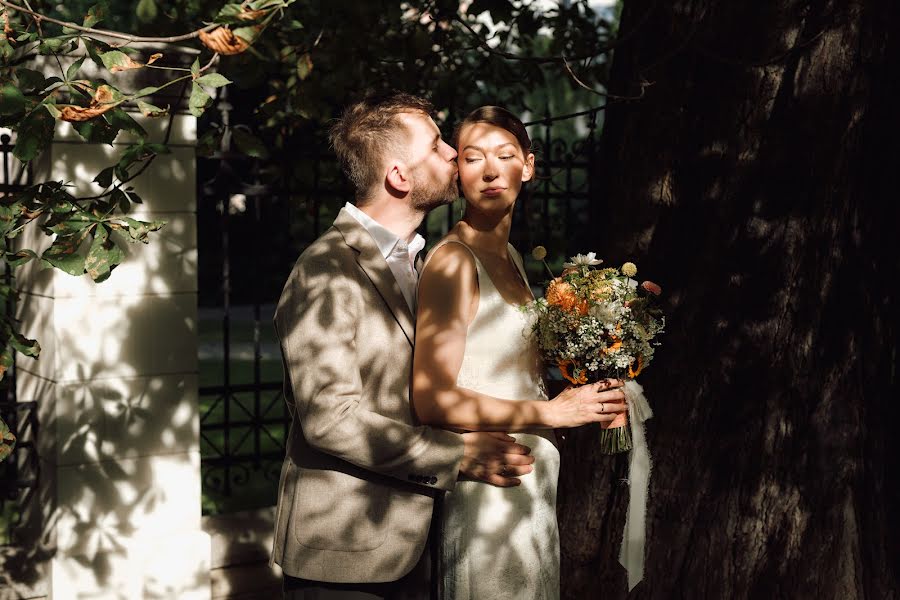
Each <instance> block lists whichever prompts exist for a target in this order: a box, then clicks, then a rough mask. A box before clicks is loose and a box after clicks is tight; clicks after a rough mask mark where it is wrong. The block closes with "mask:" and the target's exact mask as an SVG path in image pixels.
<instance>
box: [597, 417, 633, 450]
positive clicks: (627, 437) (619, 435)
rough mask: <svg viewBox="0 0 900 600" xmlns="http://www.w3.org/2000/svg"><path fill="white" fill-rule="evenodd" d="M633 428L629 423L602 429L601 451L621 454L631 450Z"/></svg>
mask: <svg viewBox="0 0 900 600" xmlns="http://www.w3.org/2000/svg"><path fill="white" fill-rule="evenodd" d="M631 447H632V443H631V428H630V427H628V424H627V423H626V424H625V425H620V426H618V427H609V428H608V429H601V430H600V453H601V454H619V453H621V452H628V451H629V450H631Z"/></svg>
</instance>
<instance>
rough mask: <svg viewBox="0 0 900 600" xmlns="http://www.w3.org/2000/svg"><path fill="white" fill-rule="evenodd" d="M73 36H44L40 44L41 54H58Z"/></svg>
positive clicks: (39, 50)
mask: <svg viewBox="0 0 900 600" xmlns="http://www.w3.org/2000/svg"><path fill="white" fill-rule="evenodd" d="M70 39H71V38H70V37H68V36H62V37H53V38H44V39H42V40H41V43H40V44H39V45H38V52H39V53H40V54H57V53H58V52H59V51H60V50H61V49H62V47H63V46H64V45H65V44H66V43H68V41H69V40H70Z"/></svg>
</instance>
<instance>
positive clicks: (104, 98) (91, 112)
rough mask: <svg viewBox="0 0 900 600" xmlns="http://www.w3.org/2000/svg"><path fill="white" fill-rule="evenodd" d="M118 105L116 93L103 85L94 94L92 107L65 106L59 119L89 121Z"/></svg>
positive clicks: (61, 109)
mask: <svg viewBox="0 0 900 600" xmlns="http://www.w3.org/2000/svg"><path fill="white" fill-rule="evenodd" d="M118 104H119V102H118V101H117V99H116V93H115V91H114V90H113V89H112V88H111V87H109V86H108V85H101V86H100V87H98V88H97V91H96V92H95V93H94V99H93V100H91V104H90V106H87V107H84V106H63V107H62V108H60V109H59V112H60V117H59V118H60V119H62V120H63V121H75V122H80V121H89V120H91V119H93V118H94V117H99V116H100V115H102V114H103V113H105V112H107V111H109V110H111V109H113V108H115V107H116V106H117V105H118Z"/></svg>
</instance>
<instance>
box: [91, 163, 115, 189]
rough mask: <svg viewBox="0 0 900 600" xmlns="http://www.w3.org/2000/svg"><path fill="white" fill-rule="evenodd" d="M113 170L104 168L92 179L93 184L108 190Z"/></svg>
mask: <svg viewBox="0 0 900 600" xmlns="http://www.w3.org/2000/svg"><path fill="white" fill-rule="evenodd" d="M113 169H115V167H106V168H105V169H103V170H102V171H100V172H99V173H98V174H97V176H96V177H94V183H96V184H98V185H99V186H100V187H102V188H108V187H109V186H111V185H112V178H113Z"/></svg>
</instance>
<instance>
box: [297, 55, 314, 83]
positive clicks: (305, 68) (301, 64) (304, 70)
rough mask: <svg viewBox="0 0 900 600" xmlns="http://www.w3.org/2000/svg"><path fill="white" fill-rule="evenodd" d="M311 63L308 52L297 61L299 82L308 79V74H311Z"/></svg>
mask: <svg viewBox="0 0 900 600" xmlns="http://www.w3.org/2000/svg"><path fill="white" fill-rule="evenodd" d="M312 69H313V62H312V58H310V56H309V52H306V53H304V54H303V55H302V56H300V58H299V59H297V77H299V78H300V80H301V81H303V80H304V79H306V78H307V77H309V74H310V73H311V72H312Z"/></svg>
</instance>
